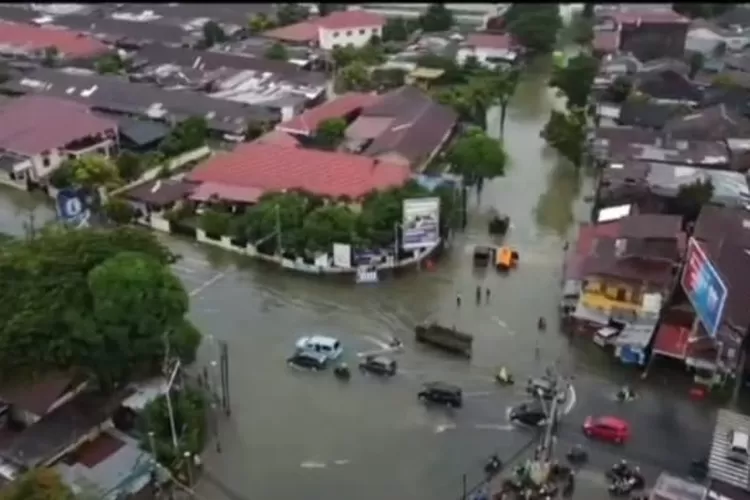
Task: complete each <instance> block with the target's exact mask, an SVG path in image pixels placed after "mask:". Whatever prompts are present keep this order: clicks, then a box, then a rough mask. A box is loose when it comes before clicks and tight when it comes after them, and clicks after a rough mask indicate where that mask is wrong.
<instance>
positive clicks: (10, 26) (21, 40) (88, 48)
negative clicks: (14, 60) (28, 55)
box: [0, 21, 109, 58]
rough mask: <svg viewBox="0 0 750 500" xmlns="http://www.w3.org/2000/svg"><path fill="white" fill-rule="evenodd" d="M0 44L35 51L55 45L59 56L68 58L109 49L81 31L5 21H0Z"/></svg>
mask: <svg viewBox="0 0 750 500" xmlns="http://www.w3.org/2000/svg"><path fill="white" fill-rule="evenodd" d="M0 44H2V45H9V46H13V47H19V48H23V49H24V50H32V51H35V52H36V51H42V50H44V49H46V48H48V47H55V48H56V49H57V50H58V51H59V54H60V56H62V57H69V58H84V57H93V56H96V55H99V54H102V53H105V52H107V51H109V48H108V47H107V46H106V45H104V44H103V43H101V42H99V41H98V40H95V39H93V38H90V37H87V36H85V35H83V34H82V33H77V32H75V31H68V30H63V29H52V28H42V27H38V26H32V25H30V24H16V23H9V22H5V21H0Z"/></svg>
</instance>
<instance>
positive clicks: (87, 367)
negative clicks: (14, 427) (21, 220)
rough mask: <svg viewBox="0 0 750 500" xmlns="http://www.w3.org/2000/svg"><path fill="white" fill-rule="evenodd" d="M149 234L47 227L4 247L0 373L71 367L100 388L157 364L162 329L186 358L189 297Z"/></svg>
mask: <svg viewBox="0 0 750 500" xmlns="http://www.w3.org/2000/svg"><path fill="white" fill-rule="evenodd" d="M173 258H174V256H173V255H171V254H170V253H169V251H168V250H167V249H165V248H164V247H163V246H162V245H161V244H160V243H159V242H158V241H157V240H156V239H155V238H154V236H153V235H151V234H150V233H148V232H145V231H143V230H138V229H132V228H118V229H114V230H97V229H80V230H75V231H71V230H65V229H62V228H58V227H53V228H49V229H46V230H44V231H42V232H41V233H40V234H39V235H37V236H36V237H35V238H33V239H30V240H18V241H13V242H10V243H8V244H6V245H4V246H3V247H2V248H0V275H2V276H3V277H4V279H5V282H6V285H7V286H5V287H3V289H2V291H1V292H0V323H1V324H2V325H3V329H2V331H0V345H2V349H0V367H1V368H0V370H1V371H2V375H3V376H8V375H11V374H12V375H13V376H24V375H27V374H32V373H35V372H39V371H43V370H49V369H52V368H55V367H57V368H61V369H66V368H71V367H75V368H78V369H83V370H84V371H86V372H88V373H90V374H91V375H93V376H95V377H96V378H97V379H98V381H99V382H100V384H101V385H102V387H103V388H105V389H106V388H109V387H112V386H114V385H116V384H118V383H119V382H122V381H125V380H127V379H128V378H129V377H130V376H132V375H133V374H135V373H138V372H139V371H149V370H150V369H151V368H153V367H158V365H159V363H160V362H161V358H162V356H163V354H164V342H163V339H164V335H168V336H169V339H170V343H171V346H172V350H173V352H176V353H178V354H179V355H181V356H182V357H183V359H185V361H188V362H189V361H192V359H193V358H194V356H195V350H196V349H197V346H198V344H199V342H200V335H199V334H198V332H197V331H196V330H195V328H193V327H192V325H190V324H189V323H188V322H187V320H186V319H185V314H186V312H187V308H188V297H187V294H186V292H185V290H184V288H183V287H182V284H181V283H180V282H179V280H178V279H177V278H176V277H175V276H174V275H173V274H172V273H171V270H170V269H169V267H168V266H167V264H168V263H169V262H170V261H171V260H172V259H173Z"/></svg>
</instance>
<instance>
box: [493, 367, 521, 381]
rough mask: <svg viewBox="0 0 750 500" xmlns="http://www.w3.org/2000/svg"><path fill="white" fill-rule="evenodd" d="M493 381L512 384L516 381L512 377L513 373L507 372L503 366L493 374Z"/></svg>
mask: <svg viewBox="0 0 750 500" xmlns="http://www.w3.org/2000/svg"><path fill="white" fill-rule="evenodd" d="M495 382H497V383H498V384H501V385H513V384H515V382H516V381H515V379H514V378H513V375H511V374H510V373H508V371H507V370H506V369H505V368H501V369H500V371H499V372H497V373H496V374H495Z"/></svg>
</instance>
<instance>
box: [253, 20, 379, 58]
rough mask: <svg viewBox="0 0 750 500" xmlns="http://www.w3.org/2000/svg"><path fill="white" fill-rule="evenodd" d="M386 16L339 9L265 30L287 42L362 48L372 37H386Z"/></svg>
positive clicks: (277, 38) (322, 46)
mask: <svg viewBox="0 0 750 500" xmlns="http://www.w3.org/2000/svg"><path fill="white" fill-rule="evenodd" d="M384 25H385V18H384V17H383V16H381V15H379V14H373V13H372V12H366V11H345V12H342V11H337V12H332V13H331V14H329V15H327V16H324V17H319V18H314V19H308V20H306V21H302V22H300V23H297V24H292V25H290V26H283V27H281V28H276V29H273V30H270V31H267V32H265V33H263V35H264V36H266V37H268V38H272V39H275V40H279V41H282V42H287V43H298V44H305V45H317V46H319V47H320V48H322V49H325V50H333V49H334V48H336V47H345V46H347V45H351V46H353V47H362V46H364V45H366V44H367V43H368V42H369V41H370V40H371V39H372V37H374V36H376V37H382V36H383V26H384Z"/></svg>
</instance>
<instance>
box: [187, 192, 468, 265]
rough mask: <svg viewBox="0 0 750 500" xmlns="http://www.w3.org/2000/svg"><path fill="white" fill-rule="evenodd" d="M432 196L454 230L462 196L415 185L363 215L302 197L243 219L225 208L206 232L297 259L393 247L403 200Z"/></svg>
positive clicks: (278, 196)
mask: <svg viewBox="0 0 750 500" xmlns="http://www.w3.org/2000/svg"><path fill="white" fill-rule="evenodd" d="M429 196H438V197H440V198H441V215H440V217H441V221H442V222H443V224H444V227H455V224H456V221H457V220H459V219H458V214H457V211H458V206H459V204H458V203H457V202H456V198H457V196H458V194H457V193H456V192H454V190H453V189H452V188H450V187H446V186H441V187H439V188H437V189H436V190H435V191H434V192H430V191H428V190H427V189H425V188H423V187H421V186H420V185H419V184H417V183H415V182H410V183H408V184H407V185H405V186H404V187H401V188H393V189H389V190H386V191H375V192H372V193H370V194H369V195H368V196H366V197H365V198H364V200H363V201H362V203H361V210H359V209H354V208H352V207H351V206H350V202H351V200H347V199H341V200H334V201H330V202H326V201H325V200H324V199H323V198H320V197H317V196H314V195H311V194H309V193H304V192H301V191H290V192H286V193H271V194H267V195H265V196H263V197H262V198H261V199H260V200H259V202H258V203H257V204H256V205H254V206H252V207H250V208H249V209H248V210H247V211H246V212H245V213H243V214H239V215H229V214H228V213H227V212H226V211H223V210H222V209H221V208H220V207H217V208H214V209H211V210H208V211H207V212H206V213H204V214H203V215H202V216H201V226H202V228H203V230H204V231H206V232H207V233H212V234H213V235H220V234H226V235H228V236H231V237H232V238H234V239H235V240H237V241H242V242H249V243H253V244H255V245H257V246H258V248H259V249H260V250H261V251H264V252H266V253H274V252H276V251H277V250H278V246H279V243H280V244H281V249H282V250H283V251H284V252H292V253H296V254H297V255H305V254H307V253H309V252H315V251H327V250H330V248H331V245H332V244H333V243H349V244H352V245H353V246H355V247H357V248H362V249H373V248H378V247H386V246H389V245H392V244H393V239H394V230H395V226H396V225H397V224H400V223H401V220H402V204H403V200H404V199H406V198H421V197H429ZM209 213H211V215H208V214H209ZM278 228H281V234H280V235H279V233H278V231H277V229H278ZM220 230H224V231H225V232H224V231H220Z"/></svg>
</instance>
